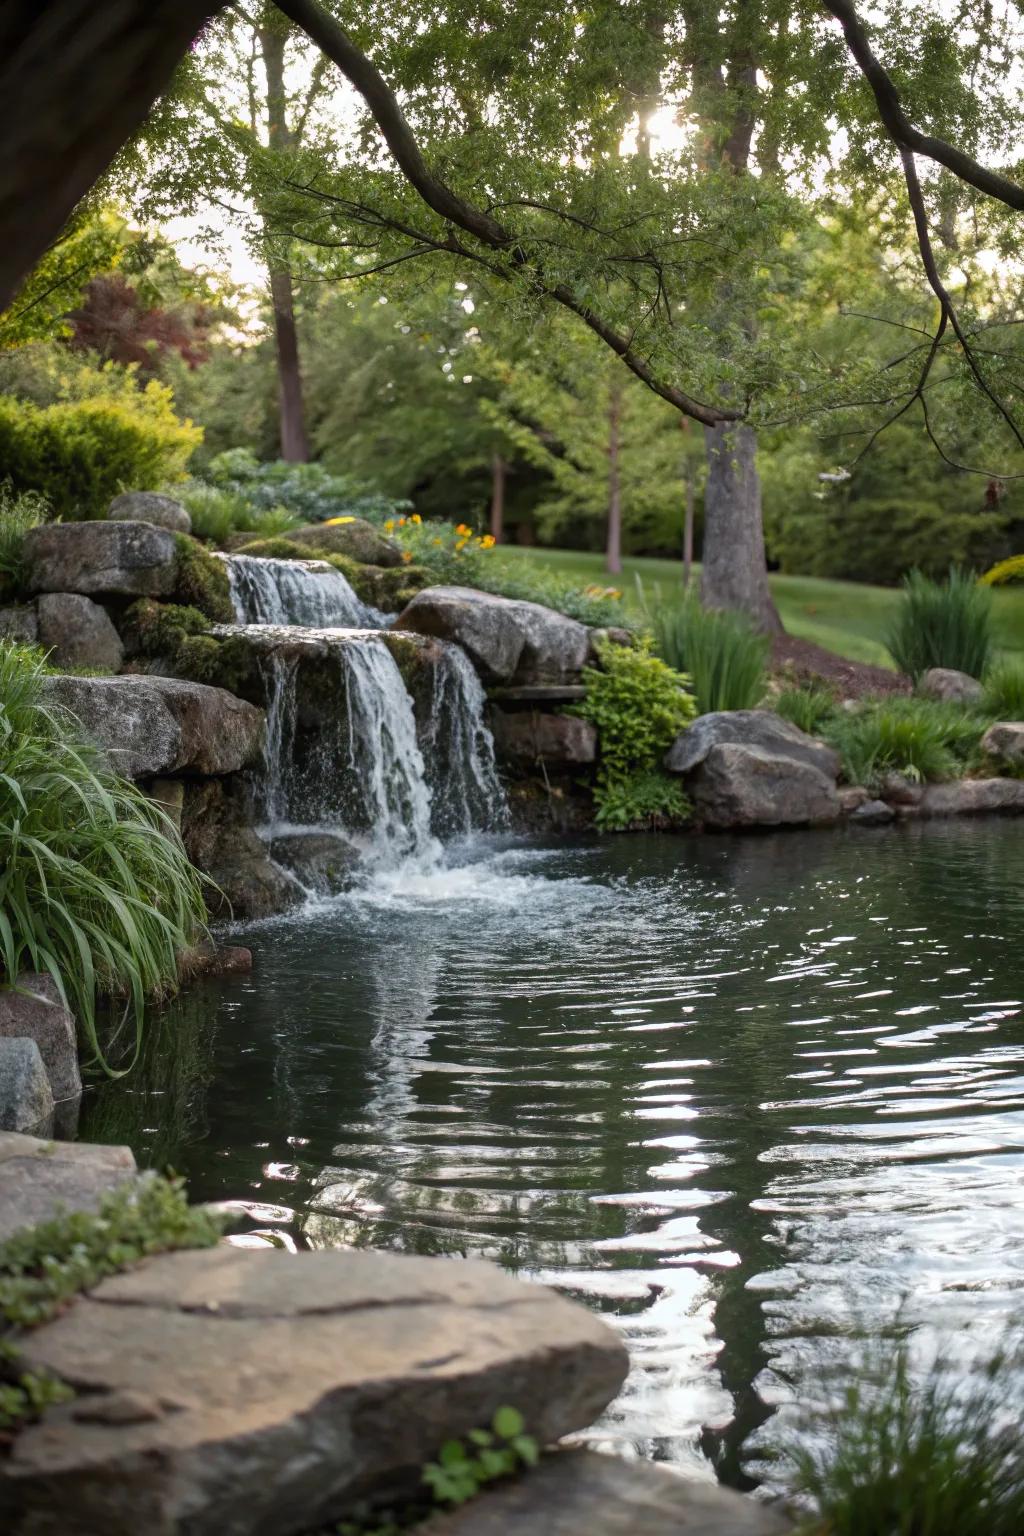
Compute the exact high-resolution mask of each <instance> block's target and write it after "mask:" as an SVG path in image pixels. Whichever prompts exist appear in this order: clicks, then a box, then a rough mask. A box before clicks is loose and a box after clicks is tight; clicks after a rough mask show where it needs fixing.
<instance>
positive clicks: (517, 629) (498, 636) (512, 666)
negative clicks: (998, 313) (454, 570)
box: [394, 587, 591, 683]
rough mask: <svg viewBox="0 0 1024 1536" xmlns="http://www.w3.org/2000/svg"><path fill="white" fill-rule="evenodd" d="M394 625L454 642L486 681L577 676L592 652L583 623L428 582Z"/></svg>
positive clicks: (534, 680)
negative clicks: (431, 585) (428, 584)
mask: <svg viewBox="0 0 1024 1536" xmlns="http://www.w3.org/2000/svg"><path fill="white" fill-rule="evenodd" d="M394 627H395V628H396V629H403V630H415V631H416V632H417V633H418V634H421V635H432V636H434V638H435V639H438V640H452V641H454V642H455V643H456V644H457V645H460V646H461V647H462V648H463V650H464V651H465V652H466V654H467V655H468V656H469V658H470V660H471V661H472V662H473V665H474V666H475V667H476V668H477V670H478V671H479V672H480V674H481V675H482V677H483V678H484V679H485V681H487V682H490V683H511V682H513V681H515V682H517V683H545V682H551V683H554V682H559V681H563V680H566V679H569V678H573V677H576V676H578V674H579V673H580V672H581V671H582V669H583V668H584V666H586V664H587V662H588V660H589V659H590V655H591V635H590V631H589V630H588V629H587V627H586V625H585V624H579V623H577V621H576V620H575V619H568V618H566V616H565V615H564V614H562V613H556V612H555V611H554V610H553V609H551V608H544V607H542V606H541V604H540V603H527V602H520V601H516V600H513V599H512V598H508V597H496V596H495V595H494V594H493V593H490V592H477V591H476V590H474V589H473V588H471V587H428V588H427V589H426V590H425V591H423V592H420V593H419V594H418V595H417V596H416V597H414V598H413V600H412V602H411V603H410V604H409V606H408V607H407V608H406V609H405V610H404V612H403V613H401V614H400V615H399V617H398V619H397V620H396V621H395V626H394Z"/></svg>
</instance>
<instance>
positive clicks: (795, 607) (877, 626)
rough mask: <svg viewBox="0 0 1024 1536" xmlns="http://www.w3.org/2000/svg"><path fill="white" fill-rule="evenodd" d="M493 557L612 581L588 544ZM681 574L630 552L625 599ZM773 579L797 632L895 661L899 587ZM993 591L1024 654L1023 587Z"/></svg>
mask: <svg viewBox="0 0 1024 1536" xmlns="http://www.w3.org/2000/svg"><path fill="white" fill-rule="evenodd" d="M494 557H495V559H498V560H512V559H517V558H519V557H522V558H523V559H525V560H528V561H531V562H537V563H538V564H544V565H548V566H550V567H551V569H552V570H556V571H558V573H559V575H562V576H566V577H572V578H575V579H576V580H578V581H579V583H580V585H581V586H586V585H588V584H589V583H591V582H596V583H599V584H600V585H601V586H610V585H612V584H613V581H612V578H611V577H610V576H608V575H607V573H606V572H605V568H604V557H603V556H602V555H593V554H587V553H585V552H583V551H581V550H576V549H520V548H517V547H511V546H507V547H503V548H500V549H497V550H495V552H494ZM681 572H682V566H681V564H680V563H679V562H678V561H675V560H649V559H632V558H627V559H625V560H624V561H623V572H622V576H621V577H620V578H618V579H617V580H616V581H615V582H614V585H615V586H617V587H619V588H620V590H621V592H622V601H623V604H624V605H625V606H626V607H628V608H631V609H632V610H634V611H635V610H636V608H637V607H638V605H639V592H638V582H640V583H642V584H643V587H644V589H645V591H646V593H647V599H648V602H655V601H657V596H658V593H659V592H661V593H662V594H664V595H668V594H669V593H670V592H673V591H675V590H676V588H677V585H678V583H679V581H680V580H681ZM697 574H698V579H699V572H698V573H697ZM769 580H770V582H771V588H772V592H773V594H774V596H775V601H776V603H777V604H778V607H779V612H780V614H781V615H782V622H783V624H784V625H785V626H786V629H787V630H788V632H789V633H790V634H791V635H798V636H800V637H801V638H802V639H805V640H813V641H815V642H816V643H817V644H818V645H823V646H825V647H826V648H827V649H828V650H830V651H836V652H838V654H839V655H840V656H849V657H850V658H851V660H853V661H872V662H875V663H876V664H877V665H880V666H892V661H891V659H890V657H889V654H888V652H887V651H886V649H885V643H884V635H885V632H886V629H887V627H888V625H889V621H890V619H891V616H892V612H893V608H894V606H895V604H896V602H897V600H898V597H899V593H898V591H896V589H895V588H892V587H869V586H866V585H863V584H862V583H860V582H854V581H825V580H823V579H822V578H820V577H817V576H771V577H770V578H769ZM993 597H994V603H995V619H996V637H997V640H998V643H999V645H1000V646H1001V647H1002V648H1003V649H1004V650H1007V651H1015V652H1024V586H1017V587H1003V588H1002V589H997V590H996V591H995V593H994V594H993Z"/></svg>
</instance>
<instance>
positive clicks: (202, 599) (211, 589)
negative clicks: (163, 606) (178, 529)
mask: <svg viewBox="0 0 1024 1536" xmlns="http://www.w3.org/2000/svg"><path fill="white" fill-rule="evenodd" d="M175 543H176V545H177V547H178V563H177V577H176V581H175V589H174V597H175V599H176V601H177V603H178V604H179V605H184V606H187V607H190V608H197V609H198V610H199V612H200V613H204V614H205V615H206V617H207V618H208V619H211V620H212V621H213V622H214V623H215V624H231V623H233V622H234V617H235V609H234V604H233V603H232V601H231V583H230V582H229V580H228V569H227V566H226V565H225V564H224V561H223V560H218V559H217V556H216V555H212V554H211V553H210V551H209V550H208V549H206V548H204V546H203V545H202V544H200V543H199V542H198V540H196V539H193V538H191V537H190V536H189V535H188V534H187V533H179V534H176V535H175Z"/></svg>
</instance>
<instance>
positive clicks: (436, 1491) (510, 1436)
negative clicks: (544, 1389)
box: [423, 1407, 540, 1505]
mask: <svg viewBox="0 0 1024 1536" xmlns="http://www.w3.org/2000/svg"><path fill="white" fill-rule="evenodd" d="M466 1439H467V1440H468V1442H469V1444H468V1445H467V1444H466V1443H465V1442H464V1441H462V1440H446V1441H445V1443H444V1445H442V1447H441V1451H440V1454H439V1456H438V1458H437V1460H436V1461H431V1462H428V1463H427V1465H426V1466H425V1467H424V1468H423V1481H424V1482H425V1483H426V1484H427V1486H428V1488H430V1490H431V1492H432V1493H433V1496H434V1498H435V1499H436V1500H437V1502H438V1503H439V1504H444V1505H458V1504H465V1503H466V1501H467V1500H468V1499H471V1498H473V1497H474V1495H475V1494H477V1493H479V1491H480V1489H481V1488H483V1487H484V1486H485V1485H486V1484H487V1483H492V1482H494V1481H495V1480H496V1479H497V1478H500V1477H508V1476H510V1474H511V1473H513V1472H515V1471H517V1470H518V1469H519V1468H520V1467H521V1466H522V1467H533V1466H536V1464H537V1461H538V1459H539V1457H540V1450H539V1448H538V1445H537V1442H536V1440H534V1439H533V1437H532V1436H531V1435H528V1434H527V1433H526V1425H525V1422H524V1420H523V1416H522V1414H521V1413H519V1412H518V1411H517V1410H516V1409H515V1408H508V1407H505V1408H499V1409H498V1411H497V1413H496V1414H495V1415H494V1418H493V1419H492V1421H491V1428H490V1429H474V1430H471V1431H470V1432H469V1434H468V1435H467V1437H466Z"/></svg>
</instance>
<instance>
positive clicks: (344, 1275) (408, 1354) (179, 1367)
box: [0, 1245, 627, 1536]
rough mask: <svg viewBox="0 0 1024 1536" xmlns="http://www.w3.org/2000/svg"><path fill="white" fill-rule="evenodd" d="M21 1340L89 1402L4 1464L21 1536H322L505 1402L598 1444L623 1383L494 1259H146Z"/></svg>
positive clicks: (567, 1307)
mask: <svg viewBox="0 0 1024 1536" xmlns="http://www.w3.org/2000/svg"><path fill="white" fill-rule="evenodd" d="M19 1343H20V1345H21V1349H22V1359H23V1362H24V1367H25V1369H27V1370H35V1371H40V1370H48V1371H51V1372H53V1373H54V1374H56V1375H57V1376H60V1377H62V1378H64V1379H66V1380H69V1381H72V1382H74V1383H75V1386H76V1387H77V1389H78V1394H79V1395H78V1398H77V1400H76V1402H71V1403H68V1404H61V1405H58V1406H55V1407H53V1408H49V1409H47V1410H46V1412H45V1414H44V1415H43V1418H42V1420H41V1421H40V1422H39V1423H36V1424H29V1425H26V1426H25V1427H24V1428H23V1429H22V1430H21V1432H20V1433H19V1434H18V1435H17V1436H16V1437H15V1439H14V1441H13V1442H12V1444H11V1445H10V1446H9V1447H8V1448H7V1452H6V1455H5V1458H4V1460H3V1463H2V1465H0V1509H2V1510H3V1512H4V1514H5V1516H6V1519H5V1521H4V1530H5V1531H6V1532H7V1533H9V1536H29V1533H31V1536H37V1533H42V1532H58V1531H59V1532H60V1533H61V1536H86V1533H88V1536H96V1533H97V1532H100V1531H102V1532H103V1536H139V1533H140V1532H143V1531H145V1532H148V1533H149V1532H151V1533H153V1536H156V1533H167V1536H170V1533H171V1532H175V1531H186V1530H187V1531H188V1532H189V1536H243V1533H244V1536H289V1533H293V1532H299V1531H307V1530H311V1529H317V1528H319V1527H320V1526H321V1525H326V1524H327V1523H328V1522H330V1521H333V1520H337V1519H338V1518H339V1517H340V1516H342V1515H343V1514H344V1513H345V1512H346V1511H347V1510H348V1509H350V1508H351V1507H352V1505H353V1504H354V1503H355V1502H356V1501H357V1500H359V1499H362V1498H364V1497H366V1496H368V1495H373V1494H375V1493H386V1494H387V1495H388V1497H389V1499H390V1498H400V1497H401V1496H402V1495H403V1493H404V1492H405V1491H407V1490H412V1489H414V1488H415V1487H416V1486H417V1485H418V1481H419V1478H420V1470H421V1467H422V1465H423V1463H424V1462H425V1461H428V1460H430V1459H431V1458H432V1457H434V1456H436V1454H437V1452H438V1450H439V1449H440V1445H441V1443H442V1442H443V1441H444V1440H445V1439H447V1438H448V1437H449V1436H460V1435H464V1434H467V1433H468V1432H469V1431H470V1430H471V1429H474V1428H477V1427H479V1426H480V1425H482V1424H487V1423H489V1422H490V1420H491V1418H492V1417H493V1415H494V1413H495V1411H496V1410H497V1409H498V1408H499V1407H500V1406H501V1405H503V1404H505V1403H512V1404H515V1405H516V1406H518V1408H519V1409H520V1411H521V1412H522V1414H523V1415H524V1417H525V1419H526V1421H527V1427H528V1430H529V1432H530V1433H531V1434H533V1435H534V1436H535V1437H536V1438H537V1439H538V1440H539V1441H541V1442H547V1441H550V1440H553V1439H556V1438H557V1437H559V1436H561V1435H564V1434H567V1433H569V1432H570V1431H573V1430H577V1429H581V1428H582V1427H583V1426H584V1425H587V1424H589V1423H591V1422H592V1421H593V1419H594V1418H595V1417H596V1416H597V1414H598V1413H600V1411H601V1410H602V1408H604V1406H605V1405H606V1404H607V1403H608V1402H609V1401H610V1400H611V1398H612V1397H613V1396H614V1395H615V1394H616V1392H617V1391H618V1389H619V1387H620V1385H621V1383H622V1380H623V1378H624V1376H625V1373H626V1366H627V1356H626V1351H625V1349H624V1348H623V1345H622V1344H621V1342H620V1341H619V1339H618V1337H617V1335H616V1334H615V1333H613V1332H612V1330H611V1329H610V1328H608V1327H607V1326H606V1325H605V1324H604V1323H602V1322H601V1321H600V1319H599V1318H597V1317H596V1316H594V1315H593V1314H592V1313H591V1312H589V1311H587V1310H586V1309H584V1308H582V1307H579V1306H576V1305H575V1304H574V1303H572V1302H570V1301H567V1300H565V1299H564V1298H562V1297H560V1296H557V1295H556V1294H554V1293H553V1292H552V1291H549V1290H547V1289H546V1288H544V1287H542V1286H535V1285H527V1284H524V1283H523V1282H521V1281H518V1280H514V1279H512V1278H511V1277H510V1276H508V1275H506V1274H504V1273H503V1272H502V1271H501V1270H499V1269H498V1268H497V1267H495V1266H492V1265H490V1264H487V1263H484V1262H482V1261H479V1260H467V1261H456V1260H450V1259H438V1258H412V1257H406V1256H399V1255H397V1254H392V1253H373V1252H360V1251H347V1252H338V1251H321V1252H313V1253H308V1252H307V1253H300V1254H294V1255H293V1254H289V1253H286V1252H282V1251H279V1250H273V1249H270V1250H260V1251H255V1250H248V1251H246V1250H238V1249H235V1248H232V1247H229V1246H227V1245H224V1246H221V1247H218V1248H212V1249H207V1250H204V1251H200V1252H186V1253H172V1254H164V1255H161V1256H159V1257H156V1258H150V1259H146V1260H144V1261H143V1262H142V1263H141V1264H139V1265H137V1266H136V1267H135V1268H133V1269H132V1270H129V1271H128V1272H126V1273H124V1274H121V1275H118V1276H115V1277H112V1278H110V1279H108V1280H104V1281H103V1282H102V1283H101V1284H100V1285H98V1286H97V1287H95V1289H93V1290H92V1291H90V1292H89V1293H88V1294H87V1295H84V1296H80V1297H79V1298H78V1299H77V1300H76V1302H75V1303H74V1305H73V1306H72V1307H70V1308H68V1309H67V1310H66V1311H65V1312H64V1313H62V1314H61V1316H59V1317H58V1318H56V1319H55V1320H54V1321H53V1322H51V1323H47V1324H45V1325H44V1326H42V1327H40V1328H36V1329H33V1330H32V1331H31V1332H30V1333H28V1334H26V1335H25V1336H24V1338H23V1339H22V1340H20V1341H19ZM104 1402H106V1403H111V1402H113V1405H114V1411H113V1412H112V1413H110V1414H106V1415H104V1414H102V1413H99V1414H98V1413H97V1412H96V1409H97V1408H98V1407H100V1406H101V1405H102V1404H103V1403H104ZM83 1403H86V1404H87V1407H88V1418H87V1419H86V1420H83V1419H82V1417H80V1410H81V1406H82V1404H83ZM126 1403H127V1404H128V1405H131V1404H135V1405H136V1406H137V1407H140V1408H141V1409H144V1411H139V1412H132V1411H124V1405H125V1404H126ZM154 1404H155V1405H158V1407H159V1414H158V1416H157V1415H154V1414H153V1413H152V1412H151V1411H150V1408H151V1407H152V1405H154Z"/></svg>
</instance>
